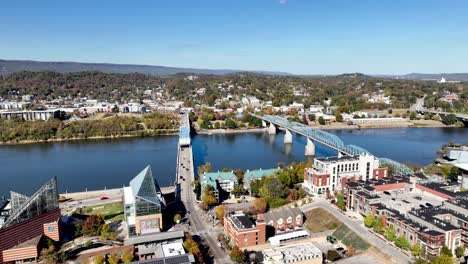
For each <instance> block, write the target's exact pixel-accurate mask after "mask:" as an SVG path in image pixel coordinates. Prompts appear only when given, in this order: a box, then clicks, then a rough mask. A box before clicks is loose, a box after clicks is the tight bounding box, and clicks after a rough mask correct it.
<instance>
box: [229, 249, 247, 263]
mask: <svg viewBox="0 0 468 264" xmlns="http://www.w3.org/2000/svg"><path fill="white" fill-rule="evenodd" d="M230 256H231V260H232V261H234V262H236V263H243V262H244V261H245V254H244V252H242V250H240V249H239V247H238V246H237V245H236V246H234V247H233V248H232V250H231V254H230Z"/></svg>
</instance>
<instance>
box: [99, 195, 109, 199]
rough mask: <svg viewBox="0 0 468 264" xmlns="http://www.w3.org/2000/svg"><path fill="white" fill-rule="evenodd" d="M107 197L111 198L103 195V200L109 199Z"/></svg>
mask: <svg viewBox="0 0 468 264" xmlns="http://www.w3.org/2000/svg"><path fill="white" fill-rule="evenodd" d="M107 199H109V197H107V196H103V197H101V200H107Z"/></svg>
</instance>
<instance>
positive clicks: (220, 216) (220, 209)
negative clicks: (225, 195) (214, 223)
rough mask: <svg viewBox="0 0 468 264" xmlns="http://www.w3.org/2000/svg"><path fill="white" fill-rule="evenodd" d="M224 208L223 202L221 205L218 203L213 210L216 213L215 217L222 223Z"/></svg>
mask: <svg viewBox="0 0 468 264" xmlns="http://www.w3.org/2000/svg"><path fill="white" fill-rule="evenodd" d="M225 209H226V206H224V204H222V205H218V206H217V207H216V211H215V214H216V218H217V219H219V220H220V221H221V223H222V221H223V218H224V211H225Z"/></svg>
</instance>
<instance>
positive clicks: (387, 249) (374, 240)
mask: <svg viewBox="0 0 468 264" xmlns="http://www.w3.org/2000/svg"><path fill="white" fill-rule="evenodd" d="M315 199H317V198H315ZM319 207H320V208H323V209H325V210H327V211H328V212H329V213H331V214H332V215H333V216H335V217H336V218H338V219H339V220H340V221H341V222H343V223H345V224H346V225H347V226H348V227H349V228H350V229H351V230H352V231H354V232H355V233H356V234H359V235H360V236H361V237H363V238H364V239H366V240H367V241H368V242H370V244H372V245H373V246H375V247H377V248H379V249H380V250H381V251H382V252H384V253H386V254H388V255H389V256H390V257H392V260H393V261H394V262H396V263H412V259H411V258H410V257H408V256H406V255H405V254H403V253H401V252H400V251H399V250H398V249H396V248H394V247H392V246H391V245H390V244H388V243H387V242H385V241H383V240H381V239H380V238H378V237H377V236H375V235H374V234H373V233H371V232H370V231H369V230H368V229H367V228H365V227H364V226H363V225H362V221H353V220H351V219H350V218H348V217H347V216H346V215H344V214H343V213H341V212H340V211H338V209H337V208H335V207H333V206H331V205H330V204H329V203H328V202H327V201H325V200H321V199H317V200H316V201H314V202H313V203H311V204H306V205H304V206H301V210H302V212H307V211H310V210H312V209H315V208H319Z"/></svg>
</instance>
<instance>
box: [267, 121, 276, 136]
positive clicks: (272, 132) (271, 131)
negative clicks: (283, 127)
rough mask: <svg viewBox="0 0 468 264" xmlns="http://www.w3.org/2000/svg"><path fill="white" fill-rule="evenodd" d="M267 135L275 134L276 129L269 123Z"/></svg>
mask: <svg viewBox="0 0 468 264" xmlns="http://www.w3.org/2000/svg"><path fill="white" fill-rule="evenodd" d="M268 134H270V135H274V134H276V127H275V125H274V124H273V123H270V126H269V127H268Z"/></svg>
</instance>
